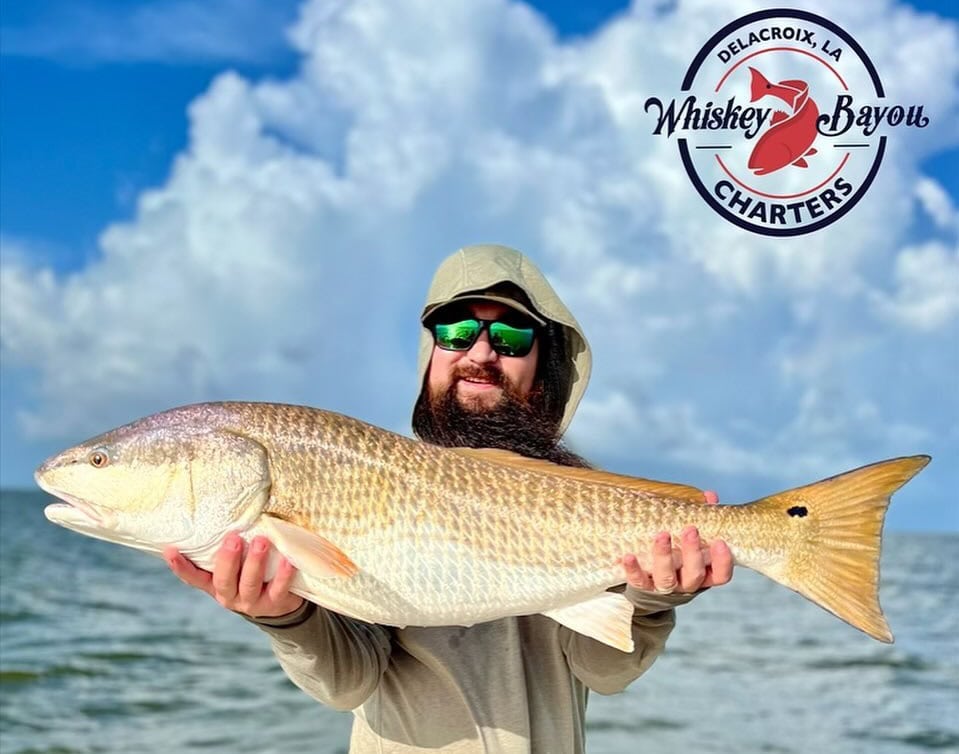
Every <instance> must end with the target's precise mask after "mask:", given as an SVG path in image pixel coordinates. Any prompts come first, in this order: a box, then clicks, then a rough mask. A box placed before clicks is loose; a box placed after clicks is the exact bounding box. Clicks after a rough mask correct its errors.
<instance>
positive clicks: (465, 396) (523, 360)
mask: <svg viewBox="0 0 959 754" xmlns="http://www.w3.org/2000/svg"><path fill="white" fill-rule="evenodd" d="M522 316H523V315H522V314H520V313H519V312H517V311H516V310H514V309H511V308H510V307H508V306H505V305H504V304H499V303H496V302H493V301H471V302H464V303H463V304H458V305H454V306H450V307H447V308H446V310H444V312H443V313H442V314H441V316H440V319H442V320H447V321H450V322H452V321H455V320H457V319H464V318H468V317H475V318H476V319H482V320H496V319H500V318H502V317H508V318H509V320H510V322H511V323H515V321H516V320H517V319H518V318H522ZM538 356H539V342H538V340H534V341H533V348H532V350H531V351H530V352H529V353H528V354H527V355H526V356H501V355H500V354H498V353H496V351H494V350H493V348H492V346H491V345H490V340H489V332H488V330H483V332H482V333H481V334H480V336H479V338H477V339H476V342H475V343H473V345H472V346H471V347H470V348H469V350H466V351H445V350H443V349H442V348H439V347H438V346H436V345H434V346H433V356H432V358H431V359H430V367H429V372H428V374H427V381H426V384H427V388H428V389H429V392H430V396H431V397H432V398H433V399H437V398H439V397H440V396H442V395H444V394H445V393H446V392H447V391H448V390H452V391H453V393H454V395H455V396H456V399H457V402H458V403H459V404H460V405H461V406H462V407H463V408H464V409H465V410H467V411H471V412H476V413H481V412H484V411H489V410H490V409H492V408H495V407H497V406H499V405H501V404H502V403H503V402H504V401H505V398H506V396H505V391H504V387H503V385H504V383H506V384H508V385H509V386H510V389H511V392H512V393H513V395H515V396H517V397H519V398H521V399H525V398H527V397H528V396H529V393H530V391H531V390H532V388H533V382H534V379H535V376H536V363H537V359H538Z"/></svg>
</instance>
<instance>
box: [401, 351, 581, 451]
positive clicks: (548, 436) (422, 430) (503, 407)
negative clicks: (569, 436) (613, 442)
mask: <svg viewBox="0 0 959 754" xmlns="http://www.w3.org/2000/svg"><path fill="white" fill-rule="evenodd" d="M462 379H477V380H483V381H486V382H489V383H491V384H493V385H495V386H497V387H499V388H500V389H501V390H502V393H501V397H500V400H499V402H498V403H497V404H496V405H494V406H488V407H487V406H484V405H482V402H481V401H479V400H467V401H465V402H464V401H463V400H462V399H461V398H460V397H459V396H458V395H457V392H456V385H457V383H458V382H459V381H460V380H462ZM543 404H544V401H543V390H542V387H541V385H536V386H534V388H533V389H532V390H531V391H530V393H529V394H528V395H526V396H523V395H522V394H520V392H519V390H518V389H517V388H516V386H515V385H514V384H513V383H512V382H510V381H509V380H508V379H507V378H506V377H505V375H503V373H502V372H501V371H499V370H498V369H492V368H489V367H478V366H472V365H463V366H462V367H460V368H459V369H457V370H456V372H455V373H454V374H453V379H452V381H451V382H450V384H449V385H448V386H447V387H446V389H445V390H443V391H442V392H441V393H438V394H432V393H430V391H429V389H428V388H427V389H424V390H423V392H422V393H421V394H420V397H419V399H418V400H417V402H416V406H415V407H414V409H413V430H414V431H415V433H416V435H417V436H418V437H419V438H420V439H422V440H425V441H426V442H429V443H432V444H434V445H442V446H444V447H448V448H457V447H465V448H500V449H503V450H511V451H513V452H514V453H519V454H521V455H524V456H527V457H529V458H541V459H543V460H546V461H552V462H553V463H558V464H562V465H564V466H579V467H584V468H587V467H589V464H588V463H587V462H586V461H585V460H584V459H583V458H581V457H580V456H578V455H576V454H575V453H573V452H572V451H571V450H570V449H569V448H567V447H566V446H565V445H564V444H563V442H562V441H561V440H560V436H559V424H558V422H557V421H555V420H551V419H550V418H549V417H548V415H547V412H546V410H545V407H544V405H543Z"/></svg>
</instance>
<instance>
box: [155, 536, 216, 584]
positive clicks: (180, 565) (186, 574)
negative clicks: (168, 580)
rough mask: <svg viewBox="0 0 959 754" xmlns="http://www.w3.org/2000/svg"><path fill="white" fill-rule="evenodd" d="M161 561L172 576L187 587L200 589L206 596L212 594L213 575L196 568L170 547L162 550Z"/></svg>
mask: <svg viewBox="0 0 959 754" xmlns="http://www.w3.org/2000/svg"><path fill="white" fill-rule="evenodd" d="M163 559H164V560H165V561H166V563H167V565H168V566H170V570H171V571H173V574H174V575H175V576H176V577H177V578H178V579H180V581H182V582H183V583H184V584H186V585H187V586H192V587H194V588H195V589H200V590H201V591H204V592H206V593H207V594H213V586H212V581H213V575H212V574H211V573H210V572H209V571H204V570H203V569H202V568H197V567H196V566H195V565H193V563H191V562H190V561H189V560H187V559H186V558H185V557H183V556H182V555H181V554H180V551H179V550H177V549H176V548H175V547H173V546H172V545H171V546H169V547H166V548H164V550H163Z"/></svg>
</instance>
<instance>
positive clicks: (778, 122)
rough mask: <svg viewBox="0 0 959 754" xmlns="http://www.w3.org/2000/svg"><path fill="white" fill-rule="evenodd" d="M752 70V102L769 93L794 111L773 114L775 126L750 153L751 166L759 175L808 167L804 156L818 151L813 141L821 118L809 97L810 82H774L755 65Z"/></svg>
mask: <svg viewBox="0 0 959 754" xmlns="http://www.w3.org/2000/svg"><path fill="white" fill-rule="evenodd" d="M749 72H750V75H751V76H752V79H751V81H750V92H749V93H750V99H749V101H750V102H755V101H757V100H759V99H762V98H763V97H766V96H770V97H777V98H778V99H780V100H782V101H783V102H784V103H785V104H786V105H787V106H788V107H789V108H790V110H791V113H786V112H783V111H782V110H777V111H776V112H775V113H773V117H772V121H771V122H772V125H771V126H770V127H769V130H767V131H766V133H764V134H763V135H762V136H761V137H759V141H758V142H757V143H756V146H755V147H754V148H753V151H752V154H750V155H749V163H748V165H749V169H750V170H752V171H753V172H754V173H755V174H756V175H768V174H769V173H775V172H776V171H777V170H782V169H783V168H784V167H786V166H787V165H794V166H795V167H797V168H806V167H809V163H807V162H806V159H805V158H806V157H809V156H811V155H814V154H816V151H817V150H816V149H814V148H813V146H812V144H813V142H814V141H815V140H816V133H817V131H816V120H817V118H819V108H818V107H817V106H816V103H815V101H813V100H812V99H811V98H810V96H809V84H807V83H806V82H805V81H800V80H798V79H789V80H786V81H780V82H779V83H778V84H774V83H772V82H771V81H770V80H769V79H767V78H766V77H765V76H763V75H762V74H761V73H760V72H759V71H757V70H756V69H755V68H752V67H750V68H749Z"/></svg>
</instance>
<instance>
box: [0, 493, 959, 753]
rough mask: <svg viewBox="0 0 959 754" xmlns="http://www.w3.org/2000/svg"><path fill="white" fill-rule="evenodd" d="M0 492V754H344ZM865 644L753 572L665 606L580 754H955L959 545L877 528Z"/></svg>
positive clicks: (205, 609)
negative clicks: (879, 543)
mask: <svg viewBox="0 0 959 754" xmlns="http://www.w3.org/2000/svg"><path fill="white" fill-rule="evenodd" d="M47 502H49V499H48V498H47V497H46V496H45V495H44V494H43V493H40V492H2V493H0V752H2V754H27V753H28V752H29V753H30V754H40V753H41V752H43V753H46V754H67V753H68V752H109V753H110V754H120V753H121V752H122V753H123V754H126V753H128V752H137V753H141V752H171V751H172V752H201V751H202V752H264V753H265V752H322V753H324V754H326V753H330V754H333V753H335V752H345V751H346V750H347V746H348V735H349V727H350V723H351V716H350V715H349V714H347V713H338V712H333V711H331V710H329V709H326V708H324V707H322V706H320V705H319V704H317V703H316V702H314V701H313V700H312V699H310V698H309V697H307V696H306V695H305V694H303V693H302V692H301V691H299V690H298V689H297V688H295V687H294V686H293V685H292V684H291V683H290V682H289V681H288V680H287V679H286V677H285V676H284V674H283V672H282V671H281V670H280V669H279V666H278V665H277V663H276V662H275V660H274V659H273V655H272V654H271V652H270V650H269V645H268V642H267V639H266V637H265V636H264V635H263V634H262V633H261V632H260V631H259V630H258V629H257V628H256V627H255V626H252V625H250V624H249V623H247V622H246V621H243V620H242V619H240V618H239V617H237V616H235V615H233V614H232V613H229V612H228V611H226V610H223V609H222V608H220V607H219V606H218V605H217V604H216V603H215V602H213V600H211V599H210V598H208V597H207V596H206V595H204V594H201V593H199V592H196V591H194V590H192V589H189V588H187V587H185V586H183V585H182V584H181V583H180V582H179V581H177V580H176V579H175V578H174V577H173V575H172V574H171V573H170V572H169V571H168V570H167V569H166V566H165V565H164V563H163V562H162V561H160V560H159V559H155V558H151V557H149V556H146V555H144V554H142V553H139V552H136V551H133V550H128V549H126V548H122V547H119V546H116V545H112V544H108V543H106V542H100V541H96V540H92V539H89V538H86V537H83V536H81V535H79V534H75V533H73V532H69V531H67V530H65V529H61V528H60V527H57V526H54V525H53V524H50V523H48V522H47V521H46V519H44V517H43V513H42V509H43V506H44V505H45V504H46V503H47ZM881 595H882V601H883V606H884V608H885V611H886V615H887V617H888V619H889V622H890V624H891V626H892V628H893V631H894V633H895V634H896V643H895V644H894V645H891V646H887V645H883V644H879V643H878V642H875V641H873V640H871V639H869V638H868V637H866V636H865V635H863V634H860V633H859V632H857V631H855V630H853V629H851V628H849V627H848V626H846V625H845V624H843V623H841V622H840V621H838V620H836V619H835V618H833V617H832V616H830V615H828V614H826V613H825V612H823V611H822V610H820V609H818V608H817V607H815V606H813V605H811V604H810V603H808V602H806V601H805V600H804V599H802V598H800V597H798V596H797V595H795V594H793V593H791V592H789V591H788V590H786V589H783V588H782V587H779V586H777V585H775V584H773V583H772V582H770V581H768V580H766V579H764V578H763V577H760V576H758V575H756V574H753V573H751V572H748V571H745V570H740V571H739V572H737V574H736V576H735V578H734V580H733V582H732V583H731V584H729V585H728V586H726V587H723V588H722V589H717V590H713V591H711V592H708V593H706V594H704V595H701V596H700V597H698V598H697V599H696V600H695V601H694V602H692V603H691V604H689V605H687V606H684V607H682V608H680V610H679V614H678V625H677V627H676V630H675V631H674V633H673V636H672V638H671V640H670V644H669V646H668V648H667V651H666V653H665V654H664V655H663V656H662V657H660V659H659V660H658V661H657V662H656V664H655V665H654V666H653V667H652V669H651V670H650V671H649V672H648V673H647V674H646V675H645V676H643V677H642V678H640V679H639V680H638V681H637V682H636V683H634V684H633V685H632V686H631V687H630V688H629V689H628V690H627V691H626V692H625V693H622V694H619V695H615V696H612V697H601V696H599V695H592V696H591V697H590V703H589V712H588V722H589V725H588V750H589V751H590V752H592V754H604V753H608V754H619V753H621V754H626V753H627V752H628V753H629V754H635V753H637V752H658V751H668V752H697V754H709V753H711V752H723V753H725V752H776V753H782V754H788V753H792V752H796V753H800V752H816V753H817V754H836V753H838V754H842V753H844V752H850V753H852V752H857V753H858V752H866V753H868V754H873V753H876V754H882V753H888V754H905V753H906V752H927V751H950V752H959V536H957V535H937V536H922V535H903V534H898V535H897V534H895V533H893V534H889V535H887V538H886V547H885V549H884V553H883V560H882V592H881Z"/></svg>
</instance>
